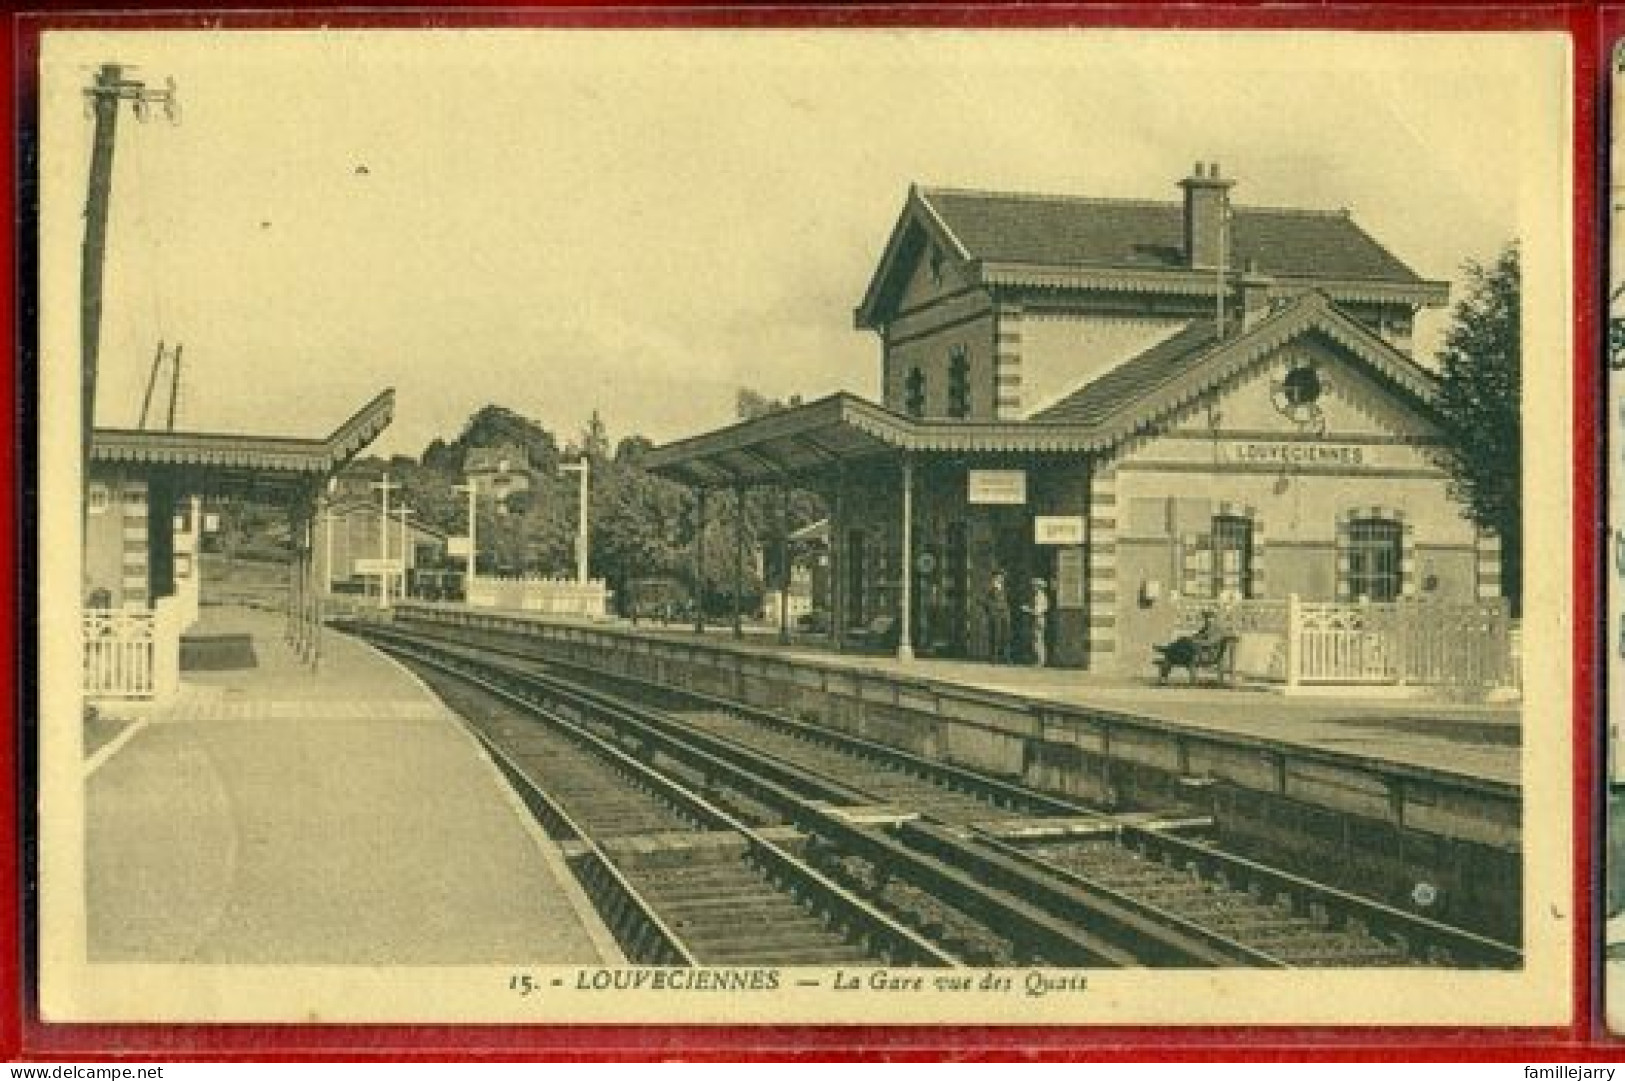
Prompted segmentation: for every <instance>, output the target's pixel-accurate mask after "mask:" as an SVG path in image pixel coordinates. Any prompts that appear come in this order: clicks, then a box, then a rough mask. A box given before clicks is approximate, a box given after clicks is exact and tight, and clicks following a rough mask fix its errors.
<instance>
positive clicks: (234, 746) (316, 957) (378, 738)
mask: <svg viewBox="0 0 1625 1081" xmlns="http://www.w3.org/2000/svg"><path fill="white" fill-rule="evenodd" d="M206 622H207V623H208V624H209V629H211V630H220V631H225V630H242V631H247V632H248V633H251V634H252V635H253V636H254V648H255V652H256V655H257V658H258V662H259V664H258V667H256V668H253V669H245V670H239V671H229V672H207V673H187V674H186V679H187V682H188V686H187V688H186V690H185V691H184V692H183V694H182V696H181V698H180V700H179V701H177V702H176V703H174V704H173V705H172V706H171V707H169V708H166V709H165V710H163V711H161V712H154V713H152V714H150V715H149V716H148V717H147V718H146V719H145V721H144V722H138V723H137V724H135V725H134V726H132V727H131V729H130V734H129V735H128V736H127V737H125V738H123V739H122V741H115V742H114V743H113V744H111V745H109V746H108V747H107V748H104V749H103V750H102V752H101V753H100V754H99V755H98V756H97V757H93V758H92V759H91V760H90V766H89V768H90V769H91V770H92V772H91V773H90V775H89V777H88V778H87V780H86V862H87V888H86V893H87V898H86V902H87V917H88V925H89V939H90V941H89V957H90V960H92V961H93V962H135V963H175V962H201V963H232V964H403V965H411V964H418V965H430V964H495V963H503V964H507V963H527V962H528V963H538V964H540V963H558V964H568V963H582V964H592V963H599V962H610V963H613V962H616V961H618V960H619V959H620V958H619V954H618V952H617V951H616V950H615V947H614V943H613V941H612V940H611V939H610V937H609V935H608V932H607V931H606V930H605V929H604V928H603V927H602V925H601V924H599V923H598V921H597V918H596V916H595V915H594V914H593V913H592V912H591V909H590V906H589V905H588V903H587V901H586V899H585V897H584V896H582V895H581V893H580V890H579V888H578V887H577V885H576V883H575V881H574V879H573V878H571V877H570V875H569V873H568V871H567V869H566V868H565V866H564V863H563V861H562V859H561V858H560V856H559V855H558V853H557V850H556V849H555V848H553V846H552V845H551V842H549V841H548V840H547V839H546V837H545V836H543V835H541V834H540V833H538V832H535V831H534V830H533V829H531V828H528V827H527V824H526V822H525V820H524V818H523V817H522V813H523V812H522V808H520V807H519V806H518V805H517V803H516V801H515V799H514V797H512V796H511V795H510V794H509V792H508V791H507V789H506V787H505V785H504V784H503V782H502V781H501V778H500V777H499V775H498V774H497V773H496V772H495V769H494V767H492V766H491V764H490V763H489V761H488V760H487V759H486V758H485V757H484V755H483V754H482V753H481V752H480V750H479V748H478V746H477V744H475V743H474V741H473V740H472V738H471V737H470V736H468V735H467V734H466V733H465V732H464V731H463V729H462V728H461V727H460V725H459V722H458V721H457V720H456V718H454V717H453V716H451V715H450V713H449V712H448V711H447V710H446V709H445V707H444V706H443V705H441V704H440V702H439V700H438V699H435V698H434V697H432V696H431V695H430V694H429V693H428V692H427V691H426V690H425V689H424V688H423V687H422V686H421V685H420V684H419V683H417V682H416V681H415V680H413V679H412V678H411V677H410V676H409V675H408V674H407V673H406V672H405V671H404V670H403V669H401V668H399V667H397V666H396V665H395V664H393V663H392V662H391V661H389V660H388V659H386V658H384V657H383V656H382V655H381V654H379V653H377V652H375V651H374V650H372V649H371V648H369V647H367V646H366V645H364V644H361V643H359V642H356V641H354V640H353V639H348V638H346V637H345V636H342V635H336V634H329V635H327V637H326V642H325V651H324V652H325V655H324V663H323V666H322V669H321V671H320V672H319V673H316V674H312V673H311V672H310V670H309V669H308V668H306V667H304V666H302V665H300V664H299V662H298V661H297V659H296V658H295V657H294V655H293V652H292V650H290V649H289V648H288V647H287V646H286V645H285V644H284V643H283V641H282V620H281V617H280V616H278V615H274V614H271V613H264V612H256V611H252V610H248V609H215V610H210V611H209V614H208V618H207V620H206Z"/></svg>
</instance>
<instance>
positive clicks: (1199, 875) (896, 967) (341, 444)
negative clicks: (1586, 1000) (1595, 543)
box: [37, 26, 1576, 1026]
mask: <svg viewBox="0 0 1625 1081" xmlns="http://www.w3.org/2000/svg"><path fill="white" fill-rule="evenodd" d="M40 58H41V59H40V70H39V117H38V125H37V134H38V150H39V154H38V161H39V191H40V205H39V223H38V224H39V237H40V253H41V254H40V275H39V283H38V284H39V290H40V293H39V297H40V308H39V310H40V324H39V330H40V365H39V370H40V398H39V402H38V407H39V409H38V413H39V431H40V478H39V479H40V489H39V490H40V493H41V496H40V501H39V545H40V552H41V556H42V558H41V573H40V581H39V583H38V588H39V593H38V600H39V634H40V660H41V672H40V674H41V677H42V678H41V703H40V717H39V729H38V730H39V733H40V777H39V789H40V808H41V829H40V842H41V844H40V868H39V870H40V883H41V892H40V908H39V917H40V928H41V939H40V943H39V946H40V980H41V984H40V1001H41V1006H42V1011H43V1014H44V1016H45V1018H46V1019H47V1020H52V1021H69V1020H98V1021H100V1020H106V1021H113V1020H118V1021H296V1022H298V1021H303V1022H329V1021H332V1022H339V1021H345V1022H348V1021H412V1022H416V1021H425V1022H427V1021H457V1022H461V1021H492V1022H528V1023H537V1022H547V1023H551V1022H621V1021H638V1022H643V1021H649V1022H684V1023H697V1024H725V1023H757V1022H764V1023H765V1022H772V1023H789V1022H825V1023H828V1022H835V1023H865V1024H875V1023H898V1024H966V1023H975V1024H989V1023H991V1024H1124V1023H1176V1024H1184V1023H1189V1024H1246V1023H1252V1024H1268V1025H1276V1024H1358V1025H1367V1024H1390V1025H1391V1024H1407V1025H1408V1024H1424V1025H1451V1026H1461V1025H1553V1024H1563V1023H1566V1022H1567V1021H1568V1020H1569V1018H1570V1011H1571V1009H1572V1000H1573V991H1572V988H1573V972H1574V958H1573V956H1572V951H1571V943H1572V941H1573V935H1574V929H1573V926H1572V921H1573V918H1574V915H1573V889H1574V883H1573V868H1572V866H1571V856H1572V852H1573V844H1572V840H1571V839H1572V829H1573V823H1572V822H1571V821H1570V817H1569V816H1570V809H1571V807H1572V805H1573V799H1572V788H1571V785H1572V779H1571V775H1570V766H1571V763H1572V760H1573V744H1572V741H1571V736H1570V733H1571V732H1572V731H1573V730H1574V726H1573V718H1572V716H1571V710H1570V691H1571V684H1572V678H1571V673H1572V667H1571V661H1572V655H1571V645H1570V643H1571V634H1570V631H1571V625H1570V623H1569V622H1568V621H1569V619H1570V614H1571V612H1573V611H1575V610H1576V609H1575V608H1574V607H1573V598H1572V594H1571V573H1570V568H1571V562H1570V552H1571V549H1572V538H1573V529H1574V524H1573V521H1572V513H1571V505H1570V496H1569V493H1570V491H1571V483H1570V478H1571V475H1572V468H1573V465H1574V463H1573V461H1572V457H1573V455H1572V452H1571V443H1572V440H1571V438H1570V435H1571V431H1572V427H1571V421H1570V404H1571V401H1572V386H1573V383H1572V379H1573V370H1574V364H1573V349H1572V343H1571V327H1572V324H1571V315H1570V313H1571V306H1572V296H1571V271H1570V258H1571V253H1572V251H1573V245H1572V229H1573V222H1572V199H1571V194H1570V193H1571V185H1572V182H1573V169H1572V165H1571V160H1570V155H1571V148H1572V146H1573V139H1572V121H1571V109H1572V101H1573V97H1572V84H1571V74H1570V73H1571V56H1570V42H1569V39H1568V38H1567V37H1565V36H1564V35H1561V34H1544V33H1482V32H1481V33H1430V34H1425V35H1420V34H1419V35H1407V34H1399V33H1335V32H1301V31H1272V32H1247V33H1240V32H1174V31H1166V32H1163V31H1158V32H1151V31H1144V30H1140V31H1136V32H1133V33H1126V32H1113V31H1107V30H1082V29H1075V30H1020V31H1014V30H1009V31H998V32H994V31H986V30H983V31H977V30H959V31H945V30H926V29H912V30H852V29H840V30H837V29H827V28H826V29H802V30H760V29H757V30H744V29H707V28H700V27H689V28H685V29H682V30H664V31H656V30H648V29H636V28H622V29H608V28H598V29H562V28H550V27H546V26H538V27H532V28H508V29H502V30H452V29H436V30H427V29H421V30H420V29H390V30H382V29H380V30H355V29H351V30H314V29H313V30H278V31H274V32H271V31H250V30H233V29H216V30H209V31H203V30H196V31H183V30H165V31H131V30H123V31H121V30H116V29H109V30H83V29H79V30H72V31H66V30H64V31H58V30H46V31H44V32H43V34H42V38H41V49H40ZM1525 357H1528V358H1529V359H1530V361H1531V363H1530V364H1529V365H1527V366H1525V365H1524V364H1523V363H1522V361H1523V359H1524V358H1525ZM1526 553H1529V557H1528V558H1526V557H1525V554H1526ZM1526 703H1536V704H1538V708H1535V709H1526ZM1537 839H1538V843H1531V842H1534V841H1536V840H1537Z"/></svg>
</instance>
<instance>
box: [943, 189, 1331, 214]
mask: <svg viewBox="0 0 1625 1081" xmlns="http://www.w3.org/2000/svg"><path fill="white" fill-rule="evenodd" d="M915 188H916V189H917V190H918V191H919V192H920V194H921V195H924V196H927V197H929V196H932V195H969V196H974V197H979V198H985V199H1014V200H1018V201H1021V202H1029V203H1083V204H1090V205H1096V206H1139V207H1158V208H1160V207H1179V206H1181V205H1182V204H1181V203H1180V201H1179V200H1178V199H1147V198H1145V197H1144V196H1120V195H1077V194H1071V193H1067V192H1043V191H1008V190H995V189H993V188H961V187H955V186H952V185H946V186H945V185H934V184H916V185H915ZM1230 207H1231V209H1232V210H1234V211H1237V212H1243V213H1256V214H1297V215H1301V216H1303V217H1310V218H1336V219H1344V220H1353V214H1352V213H1350V211H1349V209H1348V208H1347V207H1339V208H1337V209H1335V210H1334V209H1329V208H1326V207H1316V206H1277V205H1274V204H1269V203H1231V204H1230Z"/></svg>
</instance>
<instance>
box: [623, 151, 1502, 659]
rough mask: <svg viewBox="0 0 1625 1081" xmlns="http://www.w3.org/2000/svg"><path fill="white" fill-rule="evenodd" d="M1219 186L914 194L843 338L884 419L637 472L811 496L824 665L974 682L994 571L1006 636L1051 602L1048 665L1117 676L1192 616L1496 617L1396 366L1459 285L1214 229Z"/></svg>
mask: <svg viewBox="0 0 1625 1081" xmlns="http://www.w3.org/2000/svg"><path fill="white" fill-rule="evenodd" d="M1234 183H1235V182H1234V181H1233V180H1231V179H1230V178H1228V177H1225V176H1221V175H1220V172H1219V169H1218V166H1217V165H1212V166H1204V165H1201V164H1198V165H1197V166H1196V167H1195V169H1194V170H1193V172H1192V174H1191V175H1190V176H1188V177H1185V178H1184V179H1182V180H1180V181H1179V182H1178V186H1177V189H1176V192H1177V197H1176V198H1172V199H1168V200H1123V199H1097V198H1084V197H1078V196H1054V195H1034V194H997V193H989V192H981V191H965V190H953V189H941V188H924V187H914V188H912V189H910V191H909V192H908V193H907V196H906V198H905V201H904V205H903V208H902V212H901V214H900V215H899V217H898V220H897V222H896V225H895V227H894V228H893V230H892V233H891V236H890V238H889V239H888V240H887V242H886V244H885V247H884V249H883V250H882V251H881V253H880V258H879V262H878V265H877V267H876V269H875V271H874V273H873V276H872V278H871V280H870V281H869V283H868V286H867V288H866V289H865V291H864V294H863V298H862V301H861V302H860V303H859V304H858V306H857V309H856V313H855V314H856V325H857V327H858V328H859V329H862V330H869V331H873V332H874V333H875V334H876V336H877V337H878V339H879V343H880V363H879V377H880V378H879V384H880V388H881V389H880V399H879V401H877V402H876V401H868V400H864V399H861V398H858V397H856V396H853V395H850V394H845V393H841V394H836V395H833V396H830V397H827V398H824V399H820V400H818V401H814V402H810V403H808V404H805V405H801V406H798V407H795V408H791V409H788V410H785V411H783V412H779V413H775V414H772V415H769V416H765V417H761V418H757V419H754V420H750V421H746V422H742V423H739V424H735V425H731V426H729V427H725V428H722V429H719V430H716V431H712V432H706V433H703V434H699V435H695V436H693V437H691V438H687V439H683V440H681V441H678V442H674V443H671V444H669V445H667V446H664V447H660V448H656V449H655V450H654V451H651V452H650V453H649V455H648V456H647V458H646V463H647V464H648V466H649V467H650V468H651V469H652V470H654V471H655V472H657V473H659V474H661V475H664V476H667V477H670V478H673V479H676V480H679V481H682V482H684V483H686V484H688V485H691V486H693V487H695V488H697V489H699V491H700V493H701V495H702V497H703V495H704V493H705V492H707V491H709V490H715V489H730V488H748V487H754V486H762V485H794V486H800V487H805V488H809V489H813V490H817V491H820V492H822V493H823V494H824V495H825V497H826V499H827V500H828V502H829V505H830V509H831V521H830V525H829V530H830V540H829V550H828V556H829V562H830V568H829V574H830V581H831V589H830V591H829V593H830V596H829V598H828V604H829V607H830V610H831V622H832V637H833V639H834V641H835V643H836V644H837V645H844V644H846V643H848V642H850V641H852V640H854V639H856V638H863V639H872V638H873V637H874V635H875V634H876V633H877V632H889V633H890V635H891V642H892V643H894V644H895V648H896V649H897V651H898V653H899V655H900V656H905V657H906V656H912V655H916V654H922V655H931V656H948V657H969V658H976V657H983V658H986V657H988V656H989V653H990V649H991V645H990V642H991V639H990V628H989V627H988V626H987V622H988V618H989V615H988V613H989V611H990V608H989V605H990V603H991V602H990V601H989V599H988V597H989V583H990V582H991V580H992V578H993V576H994V573H995V571H998V572H1002V575H1003V578H1004V580H1005V582H1006V583H1007V594H1008V595H1007V599H1006V601H1005V603H1007V604H1009V605H1010V607H1011V615H1012V623H1013V624H1014V625H1015V626H1017V627H1020V626H1022V625H1023V622H1024V621H1023V620H1022V618H1021V608H1022V607H1024V606H1026V605H1029V604H1031V603H1032V596H1033V591H1034V590H1039V589H1041V590H1043V591H1044V593H1045V596H1046V598H1047V600H1048V602H1049V616H1048V619H1047V621H1046V627H1045V634H1046V641H1047V645H1048V648H1047V650H1046V653H1047V663H1049V664H1051V665H1057V666H1063V667H1074V668H1084V669H1089V670H1091V671H1100V672H1107V673H1134V672H1141V671H1144V670H1145V668H1146V667H1147V665H1148V663H1149V658H1150V655H1151V651H1150V647H1151V645H1152V644H1154V643H1157V642H1163V641H1167V640H1168V639H1169V638H1170V637H1172V636H1174V635H1175V634H1176V633H1178V632H1179V629H1180V628H1181V627H1188V626H1190V625H1191V620H1192V619H1193V618H1194V615H1195V614H1196V613H1197V612H1198V611H1199V610H1201V609H1204V608H1205V609H1209V610H1212V609H1217V608H1223V607H1226V606H1230V607H1233V608H1236V609H1238V610H1239V609H1244V608H1247V607H1248V606H1251V607H1253V608H1254V609H1259V610H1262V609H1264V608H1267V607H1268V604H1267V602H1270V601H1284V599H1285V598H1288V597H1293V598H1295V599H1296V600H1301V601H1305V602H1327V603H1337V602H1345V603H1358V602H1361V601H1367V602H1389V601H1399V600H1401V599H1412V598H1414V599H1416V600H1419V601H1420V600H1429V599H1433V600H1439V601H1460V602H1475V601H1479V600H1481V599H1489V598H1495V597H1498V596H1499V594H1500V583H1499V574H1500V571H1499V567H1500V556H1499V546H1498V541H1497V539H1496V538H1495V537H1494V536H1492V535H1489V534H1487V533H1485V532H1483V531H1481V530H1479V529H1478V528H1476V527H1475V526H1474V524H1473V522H1472V521H1471V520H1470V519H1469V518H1468V517H1467V515H1466V513H1465V508H1464V507H1463V506H1462V505H1461V504H1459V503H1458V502H1456V501H1455V500H1454V499H1453V498H1452V497H1451V494H1450V486H1449V478H1448V476H1447V474H1446V473H1445V471H1444V469H1443V468H1442V467H1441V465H1440V464H1439V461H1438V451H1439V449H1440V447H1441V446H1442V444H1443V437H1444V430H1443V427H1442V421H1441V418H1440V417H1439V415H1438V413H1437V411H1436V408H1435V405H1434V402H1435V396H1436V393H1437V381H1436V377H1435V376H1434V375H1433V374H1432V373H1431V372H1430V371H1429V370H1428V369H1427V368H1425V367H1424V366H1422V365H1421V364H1419V363H1418V362H1417V359H1416V358H1415V357H1414V356H1413V355H1412V336H1413V328H1414V324H1415V319H1416V316H1417V313H1418V312H1419V311H1420V310H1421V309H1424V308H1437V307H1442V306H1443V305H1445V304H1446V303H1447V301H1448V292H1449V290H1448V284H1447V283H1445V282H1442V281H1430V280H1426V279H1424V278H1422V277H1421V276H1419V275H1418V274H1417V273H1416V272H1414V271H1413V270H1412V269H1410V268H1409V267H1408V266H1406V265H1405V264H1404V263H1403V262H1402V261H1401V260H1400V259H1398V258H1397V257H1396V256H1395V255H1393V254H1392V253H1390V252H1389V251H1388V250H1387V249H1386V248H1384V247H1383V245H1382V244H1381V243H1380V242H1379V241H1378V240H1376V239H1375V238H1373V237H1372V236H1370V235H1369V234H1368V233H1366V232H1365V231H1364V230H1363V229H1362V228H1361V227H1360V226H1359V225H1358V224H1357V223H1356V222H1355V221H1354V220H1353V218H1352V217H1351V216H1350V215H1349V214H1348V213H1347V212H1345V211H1340V210H1332V211H1327V210H1318V209H1300V208H1272V207H1254V206H1247V205H1243V204H1233V203H1232V201H1231V189H1232V186H1233V185H1234ZM1028 625H1030V624H1028ZM1023 652H1027V653H1029V654H1030V652H1031V651H1030V649H1029V650H1026V651H1023ZM1270 663H1275V664H1278V663H1279V658H1275V659H1274V660H1273V661H1271V662H1270Z"/></svg>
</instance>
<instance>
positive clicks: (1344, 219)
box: [919, 188, 1422, 283]
mask: <svg viewBox="0 0 1625 1081" xmlns="http://www.w3.org/2000/svg"><path fill="white" fill-rule="evenodd" d="M919 195H920V198H921V199H923V200H924V201H925V202H926V203H927V204H928V205H929V207H930V208H931V209H932V210H933V211H934V212H935V213H936V215H937V217H938V218H939V220H940V221H941V222H942V224H943V225H944V227H946V228H947V229H948V231H949V232H951V233H952V234H953V236H954V237H955V238H956V239H957V240H958V241H959V243H960V244H961V245H962V246H963V247H964V249H965V253H966V255H967V256H968V257H969V258H971V259H981V260H984V261H987V262H995V263H1029V264H1036V265H1040V266H1067V267H1075V266H1094V267H1124V268H1141V269H1153V270H1154V269H1171V270H1172V269H1181V270H1182V269H1185V268H1186V266H1187V264H1186V261H1185V256H1184V227H1185V226H1184V223H1185V211H1184V206H1183V204H1182V203H1178V202H1155V201H1149V200H1133V199H1091V198H1083V197H1077V196H1062V195H1026V194H1009V193H996V192H979V191H964V190H960V189H955V188H921V189H920V190H919ZM1233 212H1234V218H1233V222H1234V224H1233V227H1232V228H1233V231H1232V234H1231V246H1232V247H1231V253H1232V254H1231V265H1233V266H1236V267H1238V268H1240V267H1246V266H1247V265H1248V263H1249V261H1252V262H1256V264H1257V268H1258V270H1259V271H1260V272H1262V273H1264V274H1270V275H1276V276H1281V277H1308V278H1320V279H1326V280H1350V279H1352V280H1377V281H1392V282H1404V283H1419V282H1421V281H1422V279H1421V278H1420V277H1418V276H1417V274H1416V272H1415V271H1413V270H1411V268H1410V267H1408V266H1406V265H1405V264H1404V263H1402V262H1400V261H1399V260H1398V259H1396V258H1394V256H1393V255H1391V254H1389V252H1388V251H1387V250H1386V249H1384V248H1383V246H1382V245H1381V244H1378V243H1377V242H1376V241H1375V240H1373V239H1372V238H1371V237H1370V235H1368V234H1367V233H1366V232H1365V230H1363V229H1361V228H1360V227H1359V226H1358V225H1356V224H1355V223H1354V220H1353V219H1352V218H1350V217H1349V216H1348V215H1347V214H1345V213H1343V212H1340V211H1321V210H1294V209H1278V208H1271V207H1249V206H1239V205H1237V206H1234V207H1233Z"/></svg>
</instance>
